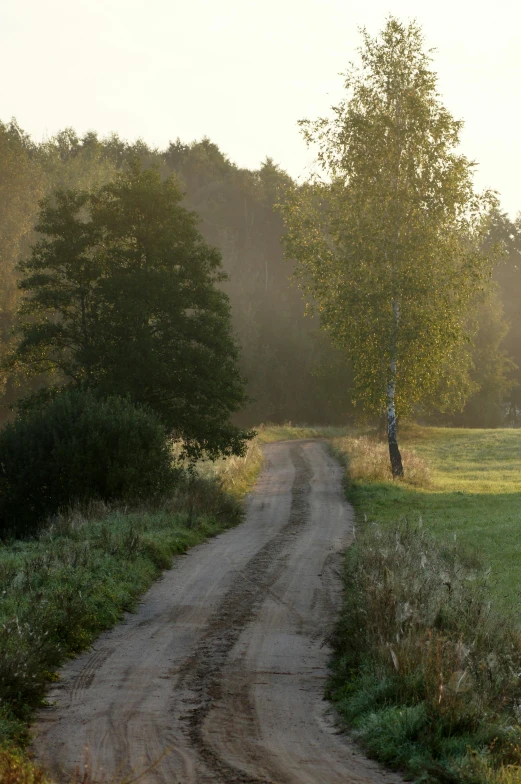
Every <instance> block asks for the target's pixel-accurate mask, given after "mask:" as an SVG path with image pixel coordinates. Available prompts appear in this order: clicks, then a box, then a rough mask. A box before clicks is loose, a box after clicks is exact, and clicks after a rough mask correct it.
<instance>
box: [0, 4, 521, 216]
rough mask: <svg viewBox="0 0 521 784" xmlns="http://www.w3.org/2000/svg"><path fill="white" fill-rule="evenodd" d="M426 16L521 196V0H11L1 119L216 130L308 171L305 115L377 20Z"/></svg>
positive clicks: (443, 79) (2, 19) (5, 15)
mask: <svg viewBox="0 0 521 784" xmlns="http://www.w3.org/2000/svg"><path fill="white" fill-rule="evenodd" d="M389 13H392V14H394V15H395V16H397V17H399V18H400V19H402V20H408V19H411V18H416V19H417V21H418V22H419V23H420V24H421V25H422V27H423V30H424V33H425V36H426V40H427V43H428V45H429V46H434V47H436V48H437V50H438V51H437V53H436V55H435V68H436V70H437V71H438V73H439V86H440V91H441V94H442V96H443V97H444V100H445V103H446V105H447V106H448V108H449V109H450V110H451V111H452V113H453V114H454V115H455V116H456V117H458V118H462V119H464V120H465V130H464V133H463V139H462V149H463V151H464V152H465V153H466V154H467V155H468V156H469V157H470V158H473V159H474V160H476V161H477V162H478V163H479V169H478V173H477V176H476V182H477V184H478V186H479V187H493V188H496V189H497V190H499V191H500V194H501V200H502V205H503V208H504V209H505V210H507V211H508V212H510V213H511V214H512V215H514V214H515V213H517V211H518V210H521V139H520V128H519V125H520V122H519V119H520V114H521V96H520V77H521V4H520V3H519V2H514V0H509V1H508V2H507V0H495V2H493V3H491V2H490V0H488V2H486V4H485V3H484V2H483V3H482V4H479V3H478V2H475V0H472V2H471V0H464V1H462V0H438V2H437V3H434V2H432V0H431V1H430V2H428V3H427V2H425V0H424V1H423V2H418V0H415V2H413V0H372V2H371V1H370V2H365V3H364V2H360V0H358V2H353V0H263V2H252V1H251V0H185V1H184V2H181V1H180V0H0V69H1V73H2V74H3V76H2V80H1V83H0V119H1V120H3V121H7V120H9V119H10V118H11V117H12V116H14V117H16V118H17V119H18V121H19V123H20V125H21V126H22V127H23V128H24V129H25V130H27V131H28V132H29V133H31V134H32V135H33V136H34V137H35V138H36V139H38V140H40V139H42V138H43V137H44V136H45V135H48V136H50V135H52V134H53V133H55V132H56V131H57V130H59V129H62V128H64V127H66V126H72V127H74V128H75V129H76V130H77V131H79V132H80V133H83V132H85V131H87V130H90V129H94V130H97V131H98V132H99V133H100V134H102V135H105V134H108V133H110V132H111V131H116V132H118V133H119V134H120V135H121V136H122V137H124V138H127V139H129V140H134V139H136V138H137V137H142V138H143V139H144V140H145V141H147V142H149V143H151V144H153V145H157V146H159V147H163V146H165V145H167V144H168V142H169V141H170V140H173V139H175V138H177V137H178V136H179V137H180V138H181V139H182V140H183V141H186V142H188V141H191V140H193V139H200V138H201V137H203V136H205V135H206V136H209V137H210V138H211V139H212V141H214V142H216V143H217V144H218V145H219V147H220V148H221V149H222V150H223V152H225V153H226V154H227V155H228V156H229V157H230V158H231V159H232V160H233V161H235V162H236V163H237V164H239V165H240V166H246V167H248V168H256V167H258V165H259V163H260V162H261V161H262V160H263V159H264V158H265V157H266V155H269V156H271V157H273V158H274V159H275V160H276V161H277V162H278V163H280V164H281V166H282V167H283V168H285V169H286V170H287V171H288V172H289V173H290V174H292V175H293V176H295V177H299V176H302V175H304V174H305V172H306V167H307V166H308V165H309V162H310V155H309V153H308V151H307V150H306V148H305V146H304V143H303V142H302V140H301V139H300V137H299V132H298V128H297V124H296V123H297V120H298V119H300V118H302V117H309V118H314V117H317V116H319V115H322V114H324V113H327V110H328V107H329V106H330V105H331V104H332V103H334V102H335V100H336V99H337V98H338V97H339V96H340V95H341V93H342V78H341V77H340V76H339V75H338V74H339V72H341V71H343V70H345V68H346V66H347V64H348V62H349V60H351V59H353V57H355V50H356V47H357V46H358V45H359V42H360V36H359V33H358V28H359V27H360V26H361V25H365V26H366V27H367V28H368V29H369V31H370V32H371V33H376V32H377V31H378V30H379V29H381V27H382V26H383V24H384V21H385V18H386V16H387V14H389Z"/></svg>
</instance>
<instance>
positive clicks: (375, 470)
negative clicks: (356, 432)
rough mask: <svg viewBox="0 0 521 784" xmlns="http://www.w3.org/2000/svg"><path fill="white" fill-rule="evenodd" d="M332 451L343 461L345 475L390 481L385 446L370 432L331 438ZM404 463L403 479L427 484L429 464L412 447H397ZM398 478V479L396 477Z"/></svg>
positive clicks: (388, 462) (358, 479) (417, 483)
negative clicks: (346, 472) (345, 466)
mask: <svg viewBox="0 0 521 784" xmlns="http://www.w3.org/2000/svg"><path fill="white" fill-rule="evenodd" d="M331 444H332V447H333V450H334V452H335V453H336V454H337V456H339V457H341V458H342V460H343V461H344V462H345V463H346V465H347V469H348V473H349V477H350V479H351V480H353V481H361V482H364V481H365V482H387V481H389V482H391V481H393V476H392V473H391V464H390V459H389V447H388V446H387V444H386V443H383V442H381V441H378V440H377V439H376V438H375V437H374V436H367V435H365V436H358V437H352V436H351V437H350V436H345V437H343V438H333V439H332V441H331ZM400 451H401V454H402V460H403V465H404V479H403V481H405V482H407V483H408V484H411V485H415V486H417V487H428V486H429V485H430V484H431V479H430V473H429V467H428V465H427V463H426V462H425V460H424V459H423V458H422V457H420V455H418V454H417V453H416V452H415V451H414V449H410V448H408V447H406V448H405V449H401V450H400ZM400 481H401V480H400Z"/></svg>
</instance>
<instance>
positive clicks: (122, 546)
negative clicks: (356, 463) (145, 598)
mask: <svg viewBox="0 0 521 784" xmlns="http://www.w3.org/2000/svg"><path fill="white" fill-rule="evenodd" d="M261 462H262V454H261V450H260V448H259V445H258V443H256V442H254V443H252V444H250V446H249V448H248V451H247V453H246V455H245V457H244V458H240V459H238V458H232V459H231V460H228V461H222V462H220V463H219V464H218V465H217V466H213V467H210V466H206V468H205V470H204V471H203V472H202V473H201V474H198V475H195V476H192V477H190V476H187V477H186V478H185V479H184V480H182V481H180V482H179V484H178V485H177V488H176V491H175V493H174V494H173V495H172V496H171V497H169V498H168V499H166V500H164V501H162V502H161V503H158V504H156V505H154V506H149V507H142V508H138V509H132V510H129V509H122V508H112V509H110V508H108V507H106V506H104V505H103V504H91V505H90V507H89V508H86V509H83V510H71V511H69V512H67V513H64V514H61V515H58V516H57V517H56V518H54V519H53V520H51V521H49V525H48V527H47V528H46V529H45V530H43V531H42V533H41V534H40V535H39V536H38V537H36V538H34V539H31V540H24V541H13V542H10V543H3V544H0V597H1V602H0V784H18V782H20V784H21V782H26V784H31V782H33V781H34V782H44V781H45V780H46V779H45V776H44V774H43V773H42V772H41V771H39V769H38V768H35V767H34V766H32V765H31V764H30V763H29V762H27V760H26V759H25V758H24V756H23V754H21V753H20V750H21V749H23V747H24V746H25V744H26V743H27V741H28V738H29V734H28V727H29V722H30V720H31V718H32V715H33V712H34V710H35V709H36V708H37V707H38V706H39V705H41V704H42V703H43V701H44V699H45V691H46V687H47V685H48V684H49V682H51V681H53V680H55V679H56V677H57V676H56V670H57V668H58V667H59V666H60V665H61V664H62V663H63V662H64V661H65V660H66V659H67V658H69V657H71V656H73V655H75V654H76V653H78V652H79V651H81V650H83V649H85V648H86V647H88V646H89V645H90V644H91V643H92V642H93V640H94V639H95V638H96V637H97V636H98V635H99V634H100V633H101V632H102V631H103V630H105V629H108V628H110V627H112V626H114V625H115V624H116V623H117V622H118V621H119V620H120V619H121V617H122V614H123V613H124V612H126V611H131V610H133V609H134V608H135V606H136V603H137V601H138V599H139V597H140V596H141V595H142V594H143V593H144V592H145V591H146V589H147V588H148V587H149V586H150V585H151V583H152V582H153V581H154V580H155V579H156V578H157V577H159V576H160V574H161V572H162V571H163V570H164V569H167V568H169V567H170V566H171V564H172V558H173V557H174V556H176V555H179V554H181V553H184V552H186V550H188V548H190V547H192V546H193V545H196V544H199V543H201V542H203V541H204V540H205V539H207V538H208V537H210V536H213V535H215V534H218V533H220V532H222V531H224V530H226V529H227V528H229V527H231V526H233V525H235V524H237V523H238V522H240V520H241V519H242V515H243V506H242V503H241V499H242V497H243V496H244V495H245V493H246V492H247V491H248V490H249V489H250V488H251V486H252V484H253V483H254V481H255V478H256V476H257V473H258V471H259V469H260V466H261Z"/></svg>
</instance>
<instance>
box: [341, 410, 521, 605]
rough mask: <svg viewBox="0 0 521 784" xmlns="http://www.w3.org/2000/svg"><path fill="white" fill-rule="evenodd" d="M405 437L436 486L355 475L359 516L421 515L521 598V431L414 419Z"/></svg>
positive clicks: (509, 598)
mask: <svg viewBox="0 0 521 784" xmlns="http://www.w3.org/2000/svg"><path fill="white" fill-rule="evenodd" d="M400 443H401V445H402V446H403V447H404V449H405V450H407V448H413V449H414V451H415V452H416V453H417V454H418V455H420V456H421V457H422V458H424V460H425V461H426V463H427V465H428V467H429V470H430V479H431V486H430V487H411V486H410V485H408V484H407V482H405V483H402V482H392V481H385V482H382V481H369V482H368V481H364V482H361V481H356V482H353V483H352V484H351V486H350V488H349V496H350V499H351V501H352V502H353V504H354V505H355V508H356V510H357V512H358V515H359V519H363V518H364V516H365V517H366V518H367V519H368V520H369V521H378V522H380V523H384V524H385V523H392V522H395V521H397V520H400V519H404V518H407V519H408V520H410V521H411V522H413V523H416V522H418V521H419V520H421V521H422V523H423V524H424V525H425V526H427V527H428V528H429V529H431V530H432V531H433V532H434V533H435V534H436V536H439V537H442V538H445V539H451V540H454V539H456V540H459V541H461V543H462V544H463V545H464V546H469V547H473V548H475V549H477V550H478V551H479V552H480V553H481V554H482V556H483V557H484V558H485V560H486V561H487V562H488V563H489V565H490V566H491V568H492V579H493V582H494V586H495V587H494V594H495V597H496V600H497V601H498V603H499V604H500V605H503V606H508V607H511V606H512V604H513V603H519V598H520V596H521V568H520V564H521V430H512V429H502V430H466V429H456V428H430V427H419V426H417V425H408V426H406V427H403V428H402V432H401V438H400ZM404 463H405V472H406V475H407V462H406V460H405V461H404ZM520 620H521V610H520Z"/></svg>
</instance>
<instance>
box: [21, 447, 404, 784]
mask: <svg viewBox="0 0 521 784" xmlns="http://www.w3.org/2000/svg"><path fill="white" fill-rule="evenodd" d="M264 450H265V456H266V464H265V468H264V470H263V472H262V475H261V477H260V478H259V481H258V483H257V485H256V488H255V491H254V492H253V493H252V495H251V497H250V499H249V504H248V511H247V518H246V521H245V523H244V524H242V525H241V526H239V527H238V528H236V529H233V530H230V531H228V532H226V533H224V534H222V535H221V536H219V537H217V538H215V539H213V540H211V541H210V542H208V543H206V544H204V545H201V546H199V547H196V548H194V549H193V550H191V551H190V553H188V554H187V555H186V556H184V557H183V558H182V559H178V561H177V562H176V565H175V566H174V568H173V569H171V570H170V571H168V572H166V573H165V575H164V577H163V579H162V580H160V581H159V582H158V583H156V584H155V585H154V586H153V587H152V588H151V590H150V591H149V592H148V593H147V595H146V596H145V597H144V600H143V603H142V604H141V606H140V608H139V611H138V612H137V613H136V614H133V615H129V616H127V618H126V620H125V622H124V623H123V624H121V625H120V626H118V627H117V628H116V629H114V630H113V631H111V632H109V633H107V634H105V635H103V636H102V637H101V638H100V639H99V640H98V641H97V643H96V646H95V650H93V651H91V652H89V653H87V654H84V655H82V656H80V657H78V658H77V659H76V660H74V661H73V662H71V663H70V664H69V665H67V666H66V667H65V668H64V669H63V672H62V677H61V680H60V682H59V683H58V684H57V685H56V687H55V688H54V689H53V690H52V692H51V693H50V694H49V700H50V701H51V702H52V701H54V702H55V706H54V707H51V708H49V709H46V710H45V711H42V712H41V713H40V715H39V717H38V721H37V722H36V725H35V742H34V751H35V754H36V756H37V757H38V758H39V759H40V760H41V761H43V762H44V763H45V764H46V765H47V766H48V767H49V768H50V769H51V771H52V772H54V774H55V775H57V776H58V777H60V778H62V779H65V778H67V777H68V776H69V775H70V773H71V772H72V771H74V770H75V769H80V770H81V768H82V767H83V765H85V764H88V766H89V768H90V771H91V776H92V778H93V779H95V780H104V781H111V780H114V779H118V778H123V777H126V776H129V775H133V774H137V775H139V774H140V773H142V772H143V771H147V772H146V773H145V774H144V775H143V777H142V778H141V779H140V781H142V782H144V784H192V783H193V784H196V783H197V784H369V782H372V783H373V784H384V783H385V784H387V783H389V784H390V783H391V782H399V781H400V779H399V778H398V777H397V776H395V775H393V774H390V773H387V772H385V771H383V770H382V769H381V768H380V767H379V766H377V765H376V764H375V763H372V762H370V761H368V760H366V759H365V758H364V757H362V756H361V755H360V754H359V753H358V752H357V751H356V749H355V748H354V747H353V746H352V744H350V743H349V742H348V740H347V739H346V738H345V737H344V736H340V735H338V733H337V732H336V731H335V728H334V724H333V720H332V718H331V715H330V712H329V709H328V706H327V703H325V702H324V700H323V698H322V695H323V690H324V681H325V678H326V677H327V659H328V656H329V650H328V648H327V645H326V644H325V642H324V641H325V639H327V635H328V633H329V631H330V630H331V625H332V623H333V622H334V618H335V615H336V613H337V612H338V609H339V602H340V588H341V586H340V580H339V569H340V561H341V555H340V553H341V551H342V550H343V549H345V547H346V546H347V545H348V544H349V542H350V541H351V538H352V510H351V509H350V507H349V506H348V505H347V504H346V502H345V500H344V498H343V493H342V487H341V470H340V467H339V466H338V465H337V464H336V462H335V461H334V460H333V459H332V458H331V457H330V456H329V454H328V453H327V451H326V449H325V447H324V445H323V444H322V443H320V442H317V441H293V442H279V443H276V444H270V445H267V446H265V447H264Z"/></svg>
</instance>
